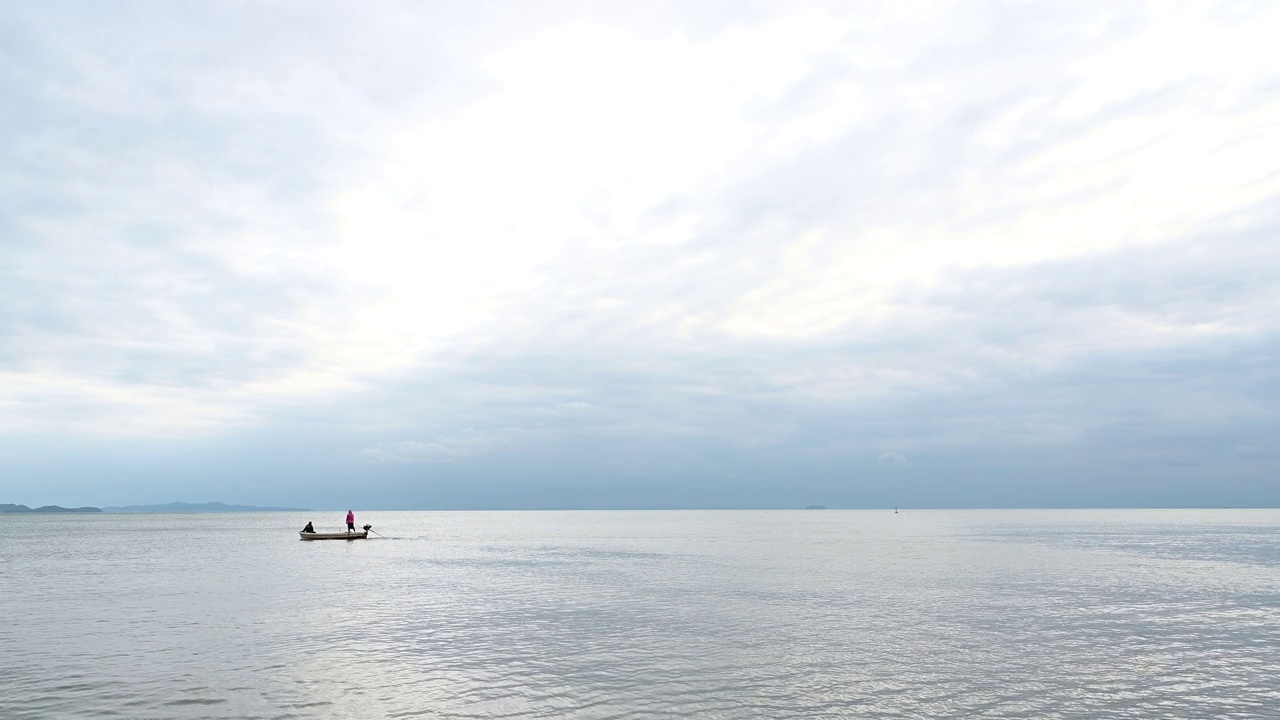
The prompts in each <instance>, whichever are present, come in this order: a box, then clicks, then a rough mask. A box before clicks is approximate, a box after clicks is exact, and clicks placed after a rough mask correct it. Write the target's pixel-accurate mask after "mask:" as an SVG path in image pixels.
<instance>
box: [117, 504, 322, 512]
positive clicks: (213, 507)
mask: <svg viewBox="0 0 1280 720" xmlns="http://www.w3.org/2000/svg"><path fill="white" fill-rule="evenodd" d="M102 510H103V511H104V512H109V513H218V512H283V511H290V512H307V511H310V510H311V508H291V507H257V506H255V505H228V504H226V503H220V502H211V503H183V502H173V503H164V504H163V505H124V506H120V507H105V508H102Z"/></svg>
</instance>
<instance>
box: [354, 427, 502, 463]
mask: <svg viewBox="0 0 1280 720" xmlns="http://www.w3.org/2000/svg"><path fill="white" fill-rule="evenodd" d="M516 431H517V430H516V429H514V428H509V429H508V432H516ZM504 442H506V439H505V438H503V437H498V436H495V435H486V434H482V433H479V432H477V431H475V430H472V429H470V428H468V429H467V430H465V431H464V432H463V433H462V434H461V435H457V436H454V437H439V438H436V439H435V440H434V441H432V442H426V443H423V442H416V441H413V440H401V441H398V442H384V443H380V444H379V445H378V446H377V447H373V448H365V449H364V450H361V451H360V454H361V455H362V456H363V457H364V458H366V459H367V460H371V461H373V462H380V463H423V462H456V461H458V460H461V459H463V458H468V457H472V456H475V455H480V454H483V453H485V452H488V451H490V450H492V449H494V448H495V447H497V446H498V445H501V444H502V443H504Z"/></svg>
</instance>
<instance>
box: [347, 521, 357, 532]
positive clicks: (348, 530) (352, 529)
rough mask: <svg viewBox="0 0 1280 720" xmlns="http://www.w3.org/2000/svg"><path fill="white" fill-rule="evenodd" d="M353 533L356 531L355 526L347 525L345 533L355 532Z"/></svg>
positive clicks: (352, 524) (353, 524)
mask: <svg viewBox="0 0 1280 720" xmlns="http://www.w3.org/2000/svg"><path fill="white" fill-rule="evenodd" d="M355 531H356V524H355V523H347V532H355Z"/></svg>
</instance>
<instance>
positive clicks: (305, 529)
mask: <svg viewBox="0 0 1280 720" xmlns="http://www.w3.org/2000/svg"><path fill="white" fill-rule="evenodd" d="M315 531H316V529H315V528H313V527H311V521H310V520H308V521H307V526H306V527H304V528H302V532H304V533H313V532H315Z"/></svg>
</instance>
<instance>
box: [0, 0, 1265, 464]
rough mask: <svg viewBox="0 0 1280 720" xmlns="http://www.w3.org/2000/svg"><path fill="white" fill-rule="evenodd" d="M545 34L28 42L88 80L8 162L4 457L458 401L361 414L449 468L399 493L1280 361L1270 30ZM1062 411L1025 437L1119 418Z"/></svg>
mask: <svg viewBox="0 0 1280 720" xmlns="http://www.w3.org/2000/svg"><path fill="white" fill-rule="evenodd" d="M510 9H511V12H512V13H516V14H517V15H518V16H513V19H512V20H511V21H510V22H506V21H503V20H502V19H501V17H502V13H495V14H492V15H490V14H487V13H480V14H474V15H472V14H466V13H462V14H459V15H458V16H456V17H454V18H453V19H452V20H449V21H448V22H445V21H443V20H441V19H440V18H438V17H430V16H415V15H413V14H412V13H407V14H406V13H401V12H390V11H387V10H385V9H382V8H380V7H377V6H375V7H372V8H370V9H369V10H368V12H364V11H362V12H361V13H359V14H358V17H348V13H347V12H346V11H344V10H342V9H341V8H323V9H320V10H318V11H317V12H316V13H315V14H314V15H313V16H311V17H309V19H307V20H305V21H299V20H297V19H296V18H285V19H283V20H282V19H281V18H276V17H272V16H271V15H270V11H269V10H263V9H252V8H250V9H244V10H236V11H229V12H231V13H232V16H233V17H231V18H229V19H230V20H231V21H232V22H231V25H232V26H235V27H242V28H252V27H259V26H260V27H262V28H264V29H263V30H261V31H260V32H263V33H266V34H267V35H270V34H271V32H274V31H275V30H280V37H281V40H280V43H279V44H278V45H277V44H275V43H258V42H249V40H252V39H253V38H252V37H249V36H239V37H238V36H237V35H236V34H235V33H231V34H229V35H224V34H222V33H220V32H213V31H212V30H210V29H208V27H213V26H214V25H209V23H202V22H194V21H185V20H184V19H183V18H182V16H181V15H180V14H179V15H177V16H173V17H165V18H159V19H156V21H155V22H156V23H157V25H158V26H162V27H163V28H164V30H165V32H164V33H157V32H151V31H150V30H151V29H154V28H150V29H149V28H148V27H147V26H146V24H145V23H143V24H139V25H137V26H132V25H128V24H123V25H118V26H112V27H113V32H114V33H115V34H116V36H119V37H120V38H123V40H121V41H120V42H112V43H107V42H104V41H103V40H102V39H101V38H98V36H97V34H96V32H97V31H96V30H95V23H97V22H99V21H101V22H111V20H110V19H109V18H107V19H104V18H93V17H87V18H84V19H83V20H77V19H76V18H74V17H69V16H65V17H53V16H47V17H46V16H44V15H42V14H41V13H39V12H37V11H29V12H28V14H27V16H26V18H25V19H24V22H27V23H28V26H27V27H28V29H30V30H31V32H30V38H31V43H32V45H33V47H35V48H36V50H35V51H34V55H37V56H41V57H46V56H61V55H60V53H63V52H65V53H67V55H66V57H67V58H68V60H67V62H66V63H65V64H61V65H56V66H55V65H48V66H42V65H40V64H39V63H36V62H34V60H35V59H36V58H33V62H32V63H28V65H29V66H30V67H32V68H35V69H34V70H31V71H28V72H27V73H26V74H25V75H23V76H22V78H23V79H22V82H23V83H25V85H22V86H21V87H19V88H17V89H16V90H15V94H16V96H19V97H18V102H17V103H16V104H15V106H17V107H19V108H20V111H21V112H19V113H15V115H14V119H12V123H11V124H10V125H7V126H6V128H8V129H6V130H5V132H6V133H8V134H9V136H7V137H5V138H4V139H6V140H9V141H11V142H7V143H5V146H6V147H7V148H9V150H8V151H7V152H8V153H9V154H8V155H5V156H4V160H5V161H6V163H5V165H6V167H7V168H11V169H10V170H9V171H8V172H6V173H5V174H4V175H3V176H0V195H3V196H5V197H7V198H9V200H8V201H7V202H6V201H3V200H0V202H3V203H5V204H3V205H0V210H2V211H3V216H4V217H5V218H6V219H5V221H4V225H3V226H0V232H3V233H4V235H3V239H0V242H3V243H4V244H5V245H4V248H3V250H4V252H3V256H0V281H3V282H2V283H0V307H3V308H4V310H3V311H2V312H0V337H2V338H3V344H4V346H5V347H4V348H3V349H0V380H2V382H0V428H3V429H5V430H7V431H21V430H32V431H39V432H47V431H58V432H69V433H76V434H86V435H95V434H98V435H118V434H128V435H138V436H144V437H147V436H157V435H169V434H182V435H201V434H210V433H216V432H224V431H226V430H227V429H229V428H243V427H254V426H255V425H261V424H266V423H269V422H272V421H273V419H274V418H278V417H280V416H281V415H282V413H285V412H286V411H288V410H289V409H290V408H298V407H306V408H312V407H316V408H335V407H339V406H344V407H345V405H344V404H358V402H359V400H358V398H361V397H363V396H366V395H378V396H379V397H383V396H386V397H392V398H395V397H398V395H397V392H396V391H397V389H398V388H399V387H401V386H402V385H412V384H413V383H422V384H423V385H424V386H427V387H430V388H431V391H432V392H431V393H430V394H426V393H424V396H423V397H422V398H415V399H414V400H413V401H414V402H415V403H416V404H415V406H414V412H412V413H410V412H406V411H398V410H397V409H396V408H397V407H398V406H396V405H395V404H394V403H392V402H388V403H387V405H386V407H385V408H384V409H382V410H380V411H375V410H368V411H367V412H368V413H370V414H378V417H377V432H378V433H382V434H381V435H379V436H380V437H406V438H414V437H417V438H422V437H436V438H437V439H435V440H431V441H417V440H406V441H395V442H388V443H385V444H375V445H373V446H371V447H368V448H366V449H365V450H364V451H363V456H364V457H366V458H368V459H370V460H376V461H381V462H427V461H430V462H440V461H455V460H461V459H463V458H467V457H474V456H477V455H480V454H484V453H491V452H495V451H496V449H498V448H500V447H502V446H503V445H504V443H505V441H504V440H502V438H504V437H505V435H503V434H502V432H501V431H500V430H499V429H500V428H502V427H506V426H507V425H509V424H512V423H523V422H525V421H526V420H528V419H529V417H531V416H533V415H535V414H538V415H540V416H541V417H542V418H543V421H544V422H546V423H548V424H549V425H553V426H555V427H559V428H562V429H565V431H566V432H581V433H587V432H594V433H618V434H627V433H631V434H634V435H637V436H638V435H653V434H659V435H660V434H663V433H666V434H669V435H673V436H680V437H702V436H715V437H729V438H735V439H736V442H738V443H739V444H740V445H744V446H751V447H771V446H776V445H777V444H779V443H782V442H784V441H795V440H797V439H803V438H804V437H805V436H806V433H807V432H809V431H810V429H809V428H807V427H806V426H805V425H804V424H803V423H802V422H800V420H798V419H797V418H798V417H801V416H805V414H806V413H809V412H817V411H815V410H813V409H814V408H818V409H820V410H821V411H822V412H832V413H834V412H836V411H837V410H838V411H840V412H848V413H856V412H870V411H872V410H873V409H878V408H884V407H889V406H893V405H894V403H900V404H911V403H916V402H920V401H921V399H922V398H924V399H933V400H935V401H936V402H938V403H945V401H946V399H947V398H949V397H954V396H956V395H957V394H963V393H965V392H972V391H974V389H975V388H990V387H1001V383H1005V382H1014V381H1023V380H1026V379H1027V378H1036V377H1044V376H1048V375H1051V374H1053V373H1070V372H1077V371H1080V370H1081V368H1087V367H1088V366H1089V364H1090V363H1091V362H1111V361H1112V360H1113V358H1114V356H1115V355H1116V354H1127V355H1129V356H1135V357H1137V356H1145V355H1144V354H1145V353H1166V354H1168V355H1169V356H1177V355H1178V354H1180V353H1181V352H1183V351H1184V350H1185V349H1186V348H1188V347H1205V346H1212V345H1213V344H1215V343H1235V342H1249V341H1255V342H1262V341H1264V340H1265V338H1267V337H1270V336H1272V335H1274V334H1275V333H1276V332H1277V329H1278V328H1277V320H1276V316H1275V315H1274V313H1272V312H1270V311H1269V310H1268V308H1271V307H1274V306H1275V302H1276V301H1277V298H1276V291H1275V289H1274V288H1275V287H1278V286H1280V285H1278V284H1277V283H1276V282H1273V281H1274V280H1276V279H1280V267H1278V260H1277V257H1276V255H1275V252H1274V250H1273V248H1274V242H1273V240H1272V239H1271V238H1273V236H1274V232H1275V228H1276V226H1277V223H1276V218H1274V217H1271V216H1269V215H1268V214H1267V212H1266V211H1265V208H1266V207H1268V206H1269V205H1270V204H1273V200H1274V198H1275V196H1276V195H1277V194H1280V177H1277V176H1276V175H1275V174H1274V168H1275V167H1277V166H1280V154H1278V153H1280V145H1277V143H1275V142H1274V141H1273V138H1274V136H1275V133H1276V130H1277V129H1280V128H1278V127H1277V126H1278V125H1280V101H1278V100H1277V99H1276V95H1275V93H1274V92H1273V88H1271V87H1270V86H1268V85H1267V84H1266V83H1268V82H1271V80H1270V79H1269V78H1271V77H1272V76H1274V75H1275V74H1276V72H1277V70H1280V67H1278V66H1277V65H1278V63H1280V60H1277V55H1276V54H1275V53H1274V52H1273V51H1271V50H1270V38H1271V37H1272V36H1274V34H1275V31H1276V30H1278V29H1280V16H1278V15H1277V13H1278V12H1280V11H1277V9H1276V8H1274V7H1272V6H1270V5H1268V4H1260V5H1258V6H1255V7H1253V8H1245V9H1244V10H1243V11H1241V13H1240V14H1239V15H1238V16H1235V17H1227V16H1222V17H1220V16H1218V15H1217V14H1216V13H1217V12H1218V11H1217V10H1214V9H1212V8H1208V7H1207V6H1205V7H1187V8H1171V7H1155V8H1149V9H1141V8H1136V7H1126V8H1120V9H1116V8H1112V7H1111V6H1101V5H1099V6H1088V5H1079V6H1075V5H1073V6H1071V7H1069V8H1052V7H1046V8H1040V9H1028V10H1024V11H1020V12H1019V13H1005V12H1003V11H1001V10H999V9H997V8H988V9H984V10H982V11H974V10H973V8H972V6H970V5H967V4H959V5H947V4H942V5H938V6H923V5H922V6H915V5H911V6H899V5H898V4H895V5H893V6H892V7H889V6H886V7H885V8H883V9H875V10H871V11H869V10H866V9H863V8H858V7H855V6H852V5H848V6H839V5H837V6H819V5H801V6H797V7H796V8H795V9H791V6H787V7H785V8H784V7H782V6H778V7H777V8H775V9H772V10H770V11H769V12H768V13H765V14H747V13H746V12H745V11H743V12H744V14H742V15H738V16H733V15H726V16H724V17H706V16H697V17H694V16H692V15H689V14H686V13H694V12H696V9H681V8H678V7H675V8H668V9H666V10H662V11H655V12H657V14H656V15H652V14H650V15H646V17H645V19H644V20H643V21H639V20H637V19H636V18H635V17H634V16H632V15H631V14H629V11H628V10H626V9H625V8H618V9H610V8H607V7H605V6H600V7H599V8H594V9H587V10H583V11H582V12H581V14H574V15H573V16H559V15H557V14H556V13H555V12H552V11H551V10H550V9H546V10H545V11H544V12H532V11H526V10H522V9H521V8H520V7H519V6H512V7H511V8H510ZM238 12H248V13H262V15H256V16H255V19H257V20H260V21H261V23H259V24H255V23H252V22H243V23H242V22H237V20H239V19H249V18H239V17H238V16H236V13H238ZM525 12H531V14H532V15H536V16H537V17H536V18H533V19H530V18H527V17H525V16H524V15H522V14H520V13H525ZM1041 14H1042V15H1041ZM286 20H287V22H286ZM299 22H300V23H302V24H303V25H304V27H301V28H298V27H295V25H296V24H297V23H299ZM450 23H457V25H454V24H450ZM352 24H357V25H358V26H359V29H360V32H354V33H353V32H347V29H348V27H349V26H351V25H352ZM215 25H216V24H215ZM526 25H527V28H528V29H526ZM206 26H208V27H206ZM268 31H270V32H268ZM237 32H244V33H252V32H255V31H252V30H246V29H242V30H240V31H237ZM313 38H321V40H315V39H313ZM122 46H128V47H131V48H133V50H131V51H130V52H121V50H120V48H121V47H122ZM188 46H189V47H191V48H193V49H192V50H191V51H190V52H186V51H184V49H183V48H184V47H188ZM255 48H256V49H255ZM84 128H88V129H84ZM1259 208H1263V210H1259ZM1109 263H1125V264H1127V265H1128V267H1126V268H1125V270H1124V272H1121V273H1118V274H1116V275H1113V276H1108V277H1105V278H1102V279H1100V280H1099V279H1098V278H1099V277H1100V275H1101V269H1105V268H1106V267H1107V266H1108V264H1109ZM1166 277H1171V278H1176V279H1177V281H1176V282H1166V283H1161V282H1158V281H1159V280H1160V279H1161V278H1166ZM1244 278H1255V280H1256V282H1243V280H1242V279H1244ZM1095 280H1097V282H1098V284H1099V285H1100V289H1097V288H1095V290H1096V292H1095V293H1094V295H1090V296H1089V297H1083V298H1082V297H1078V296H1077V294H1075V293H1074V292H1073V291H1075V290H1076V289H1078V288H1079V287H1081V286H1084V285H1088V284H1089V283H1091V282H1094V281H1095ZM1055 283H1057V284H1059V285H1063V286H1065V287H1066V290H1062V291H1060V292H1049V291H1048V290H1046V289H1045V288H1048V287H1051V286H1055ZM1197 283H1201V284H1204V283H1207V284H1212V285H1215V286H1222V287H1227V288H1230V290H1229V291H1224V294H1222V295H1213V294H1212V293H1202V294H1198V295H1195V296H1194V297H1188V294H1189V293H1188V291H1187V289H1186V288H1187V287H1188V286H1194V285H1196V284H1197ZM1130 286H1134V287H1142V288H1144V292H1146V293H1147V294H1148V296H1149V297H1152V298H1155V300H1154V301H1153V302H1154V306H1153V302H1152V301H1144V300H1143V298H1142V297H1139V296H1136V295H1133V294H1129V295H1125V294H1124V293H1123V290H1124V289H1125V288H1127V287H1130ZM1085 295H1088V293H1085ZM1108 295H1112V296H1114V297H1108ZM1138 295H1141V293H1139V294H1138ZM1121 296H1122V297H1121ZM1175 306H1177V308H1178V310H1177V311H1176V312H1174V311H1172V310H1171V308H1173V307H1175ZM446 383H447V385H448V386H447V387H446V386H445V385H446ZM1100 400H1101V399H1100ZM406 402H408V401H406ZM537 408H541V409H542V411H541V412H540V413H539V412H538V411H537V410H536V409H537ZM332 412H333V413H334V419H333V422H335V423H338V424H342V423H344V422H348V421H347V420H346V419H345V417H346V415H345V414H344V411H337V410H334V411H332ZM379 413H380V414H379ZM1033 415H1034V413H1030V412H1029V413H1028V414H1026V415H1021V416H1019V420H1018V421H1012V422H1010V423H1009V424H1008V427H1006V426H1004V425H1000V426H1001V427H1005V430H1004V431H1003V432H1004V436H1005V437H1011V438H1015V439H1017V438H1026V437H1031V438H1034V439H1037V441H1044V442H1066V441H1071V440H1073V439H1077V438H1079V437H1081V435H1082V434H1083V433H1084V431H1085V430H1087V429H1088V428H1087V427H1086V426H1088V425H1089V423H1091V422H1095V421H1093V420H1072V419H1070V418H1066V419H1064V418H1059V417H1049V418H1041V417H1033ZM824 417H825V416H824ZM351 427H352V428H353V431H355V430H357V429H359V427H362V426H357V425H355V424H354V423H353V424H352V426H351ZM468 427H470V428H473V430H471V431H467V432H464V429H465V428H468ZM914 427H915V429H914V432H915V433H917V434H918V435H920V436H922V437H924V436H927V437H931V438H932V437H939V436H942V437H956V436H960V437H965V438H972V437H973V436H974V435H973V433H967V434H966V433H964V432H959V431H956V430H955V429H954V428H947V429H944V430H936V428H932V427H931V426H929V424H928V422H927V420H926V419H924V417H923V416H922V419H920V420H919V422H918V424H917V425H916V426H914ZM424 428H431V430H430V432H428V431H427V430H424ZM495 428H499V429H495ZM1028 428H1030V429H1028ZM935 431H936V432H935ZM472 433H474V434H472ZM904 434H910V431H908V432H906V433H904ZM980 439H981V438H980ZM815 442H816V441H815ZM881 447H883V445H881ZM897 447H906V448H910V449H911V452H912V454H913V455H916V449H915V448H916V447H917V446H916V445H913V444H911V443H910V441H909V440H903V444H901V445H897Z"/></svg>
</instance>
